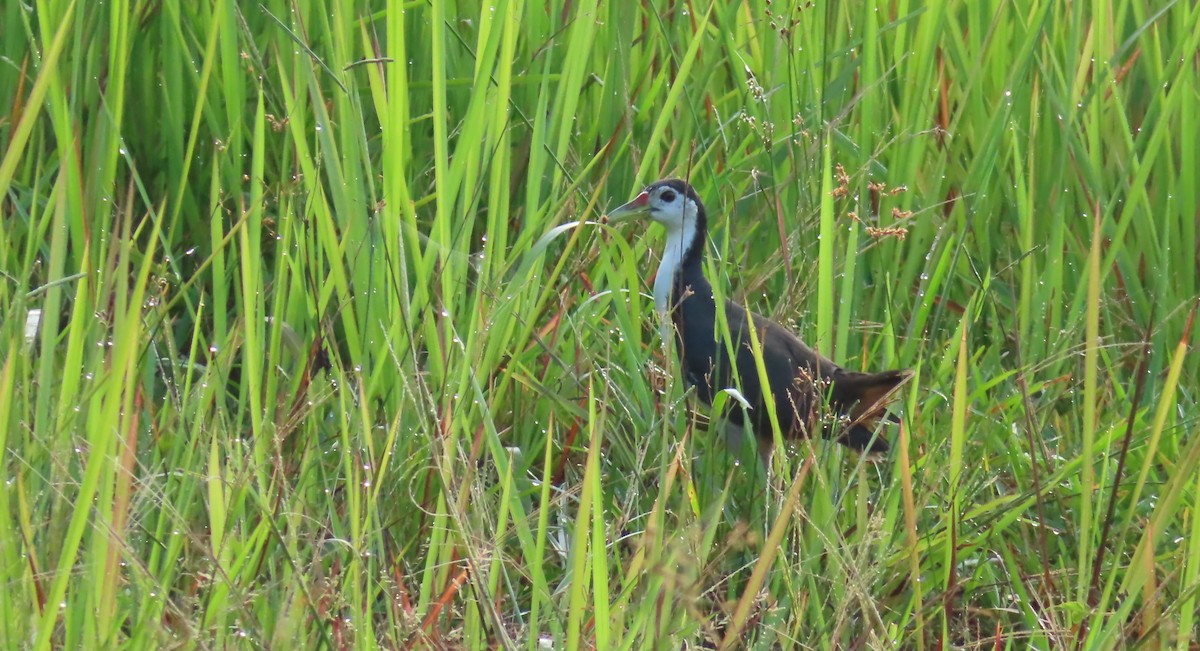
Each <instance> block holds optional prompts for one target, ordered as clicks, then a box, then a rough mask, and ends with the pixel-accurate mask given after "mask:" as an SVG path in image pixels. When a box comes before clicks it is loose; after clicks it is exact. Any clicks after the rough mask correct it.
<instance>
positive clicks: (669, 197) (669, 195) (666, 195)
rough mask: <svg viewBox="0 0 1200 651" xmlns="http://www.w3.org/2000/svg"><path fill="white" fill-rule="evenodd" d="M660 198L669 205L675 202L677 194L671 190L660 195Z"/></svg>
mask: <svg viewBox="0 0 1200 651" xmlns="http://www.w3.org/2000/svg"><path fill="white" fill-rule="evenodd" d="M658 198H659V199H662V200H663V201H665V202H667V203H671V202H672V201H674V200H675V193H674V192H672V191H670V190H667V191H666V192H664V193H662V194H660V195H658Z"/></svg>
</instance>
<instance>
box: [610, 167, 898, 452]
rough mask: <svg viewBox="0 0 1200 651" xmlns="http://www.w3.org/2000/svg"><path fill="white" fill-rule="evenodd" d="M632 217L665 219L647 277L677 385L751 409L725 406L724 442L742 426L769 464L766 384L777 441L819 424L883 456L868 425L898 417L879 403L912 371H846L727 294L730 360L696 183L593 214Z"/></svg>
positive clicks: (655, 187)
mask: <svg viewBox="0 0 1200 651" xmlns="http://www.w3.org/2000/svg"><path fill="white" fill-rule="evenodd" d="M638 217H642V218H647V217H648V218H649V219H651V220H652V221H654V222H657V223H659V224H661V225H663V226H665V227H666V231H667V234H666V235H667V237H666V246H665V248H664V249H663V254H662V261H661V263H660V264H659V267H658V272H657V274H656V275H655V278H654V304H655V308H656V309H657V310H658V311H659V312H660V313H661V314H663V315H664V317H666V316H669V322H667V321H666V319H665V318H664V322H667V323H670V324H672V325H673V326H674V328H673V330H674V333H675V337H674V338H675V343H676V351H677V354H678V357H679V361H680V366H681V371H682V374H683V379H684V381H685V383H686V384H687V385H688V386H689V387H690V388H694V389H695V391H696V397H697V398H698V399H699V400H701V401H703V402H704V403H705V404H707V405H710V406H711V405H712V402H713V398H714V397H715V396H716V395H717V394H718V393H719V392H721V391H726V390H731V391H730V392H731V394H732V395H734V396H735V397H736V398H738V399H739V402H741V403H742V404H743V405H744V406H747V407H749V409H746V410H744V409H737V408H733V409H730V410H728V412H727V419H728V423H729V424H730V425H732V426H733V431H732V432H730V433H729V438H730V440H731V443H732V442H734V441H736V440H738V439H740V434H741V432H742V431H744V429H745V428H746V426H749V429H750V430H751V431H752V432H753V434H754V436H755V438H756V440H757V450H758V456H759V460H760V461H761V462H762V464H763V466H764V467H765V468H768V469H769V468H770V463H771V457H772V453H773V451H774V444H775V437H774V434H773V431H774V430H773V428H772V425H771V418H770V414H769V413H768V411H767V402H766V398H765V395H764V393H765V392H768V391H769V392H770V394H771V396H772V397H773V398H774V407H775V415H776V419H777V422H778V424H779V429H780V434H781V435H782V437H783V438H784V439H802V438H809V437H811V436H812V435H813V434H814V433H816V432H817V430H818V428H820V433H821V435H822V436H823V437H825V438H834V439H836V440H837V442H839V443H841V444H842V445H844V446H846V447H848V448H850V449H852V450H855V451H857V452H859V453H862V454H864V455H865V456H866V457H867V458H868V459H872V460H877V459H880V458H882V457H883V456H884V455H886V453H887V451H888V449H889V445H888V443H887V440H886V438H885V437H884V436H883V435H882V434H881V433H877V432H876V430H877V429H879V425H880V422H881V421H891V422H895V421H896V420H897V419H896V418H895V416H893V415H891V414H889V413H888V411H887V406H888V403H889V402H890V399H891V398H892V397H893V395H894V394H895V393H896V392H897V390H898V389H899V388H900V386H901V385H902V384H904V383H905V382H906V381H907V380H908V379H909V377H911V375H912V373H911V371H909V370H904V369H897V370H888V371H882V372H874V373H861V372H856V371H851V370H848V369H845V368H843V367H841V366H839V365H838V364H836V363H834V362H833V361H832V360H830V359H829V358H827V357H825V356H823V355H821V354H820V353H819V352H818V351H816V350H813V349H812V348H811V347H809V346H808V345H807V344H805V343H804V342H803V341H802V340H801V339H800V338H799V337H798V336H796V335H795V334H794V333H792V332H791V331H790V330H788V329H787V328H785V327H784V326H782V325H780V324H778V323H776V322H774V321H772V320H770V319H768V318H767V317H765V316H762V315H761V314H757V313H755V312H752V311H749V310H747V309H746V308H744V307H742V306H741V305H739V304H738V303H736V302H734V301H732V300H726V301H725V303H724V308H725V317H726V320H727V322H728V324H729V334H730V338H731V340H732V343H733V347H734V350H735V359H734V360H733V363H732V364H730V363H729V360H728V359H727V358H728V356H729V354H728V349H727V348H726V346H725V343H724V338H723V337H720V336H719V335H718V333H717V328H716V327H717V301H716V299H715V297H714V296H713V287H712V284H711V283H710V282H709V280H708V278H706V277H705V276H704V270H703V262H704V256H705V248H706V243H707V236H708V218H707V213H706V211H705V208H704V204H703V202H701V201H700V197H699V195H698V194H697V193H696V190H695V189H694V188H693V187H692V186H691V184H689V183H688V182H686V181H684V180H681V179H677V178H668V179H663V180H660V181H656V182H654V183H651V184H650V185H648V186H646V188H645V189H644V190H642V191H641V192H640V193H638V195H637V196H636V197H634V198H633V200H631V201H629V202H628V203H625V204H623V205H621V206H618V207H617V208H615V209H613V210H612V211H610V212H609V213H608V214H607V215H604V216H603V217H602V220H601V221H602V222H604V223H608V224H616V223H619V222H622V221H627V220H630V219H633V218H638ZM751 328H754V331H755V333H756V334H757V339H758V342H759V344H760V346H761V350H762V363H763V368H764V370H765V377H766V380H767V383H766V384H767V386H766V387H764V386H762V383H761V382H760V381H759V374H758V367H757V363H756V361H755V356H754V353H753V351H752V349H751V348H752V347H751V338H750V329H751ZM734 369H736V371H737V375H736V379H737V381H738V382H737V384H735V377H734V374H733V371H734ZM830 415H832V416H833V418H829V417H828V416H830Z"/></svg>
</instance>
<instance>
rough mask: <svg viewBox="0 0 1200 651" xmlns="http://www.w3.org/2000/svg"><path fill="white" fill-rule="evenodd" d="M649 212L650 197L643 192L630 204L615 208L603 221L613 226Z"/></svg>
mask: <svg viewBox="0 0 1200 651" xmlns="http://www.w3.org/2000/svg"><path fill="white" fill-rule="evenodd" d="M649 212H650V195H649V194H647V193H645V192H642V193H641V194H639V195H638V196H636V197H634V198H633V201H630V202H629V203H626V204H622V205H620V206H617V207H616V208H614V209H613V210H612V211H610V212H609V213H608V214H607V215H605V216H604V218H603V219H602V220H601V221H603V222H604V223H607V224H612V223H616V222H620V221H625V220H626V219H632V218H634V217H640V216H642V215H645V214H647V213H649Z"/></svg>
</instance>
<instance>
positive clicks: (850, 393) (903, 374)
mask: <svg viewBox="0 0 1200 651" xmlns="http://www.w3.org/2000/svg"><path fill="white" fill-rule="evenodd" d="M910 377H912V372H911V371H907V370H895V371H882V372H880V373H854V372H846V373H844V374H843V375H842V376H840V377H838V378H837V380H835V381H834V387H833V392H834V401H836V402H839V403H841V404H843V405H848V406H849V410H848V411H847V412H846V415H847V416H848V417H849V419H850V423H849V425H848V426H847V427H846V431H845V432H844V433H843V434H842V436H841V437H840V438H839V439H838V442H840V443H842V444H843V445H845V446H846V447H849V448H851V449H854V450H858V451H859V452H864V453H869V454H882V453H885V452H887V451H888V443H887V440H886V439H884V438H883V437H882V436H879V435H877V434H876V431H875V430H877V429H878V428H879V421H880V419H888V420H894V417H890V416H889V414H888V412H887V406H888V403H889V402H890V401H891V398H892V396H893V395H894V394H895V393H896V391H897V390H898V389H899V388H900V387H901V385H903V384H904V383H905V382H907V381H908V379H909V378H910Z"/></svg>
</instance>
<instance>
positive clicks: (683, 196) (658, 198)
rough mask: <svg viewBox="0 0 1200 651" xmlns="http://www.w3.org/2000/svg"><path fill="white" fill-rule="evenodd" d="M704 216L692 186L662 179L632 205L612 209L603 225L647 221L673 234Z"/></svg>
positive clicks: (649, 186)
mask: <svg viewBox="0 0 1200 651" xmlns="http://www.w3.org/2000/svg"><path fill="white" fill-rule="evenodd" d="M703 216H704V204H702V203H700V197H699V196H697V195H696V191H695V190H693V189H692V186H691V185H688V183H687V182H686V181H682V180H680V179H664V180H662V181H655V182H654V183H651V184H650V185H648V186H646V189H645V190H642V191H641V193H639V194H638V196H636V197H634V198H633V201H630V202H629V203H626V204H624V205H621V206H618V207H616V208H614V209H613V210H612V211H611V212H609V213H608V215H606V216H605V221H607V222H610V223H615V222H620V221H625V220H627V219H633V218H636V217H649V218H650V219H652V220H654V221H656V222H658V223H660V224H662V225H663V226H666V227H667V229H668V230H675V229H683V227H684V225H685V224H686V223H688V222H691V223H692V224H696V223H697V222H698V221H699V220H700V219H703ZM698 218H699V219H698Z"/></svg>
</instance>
